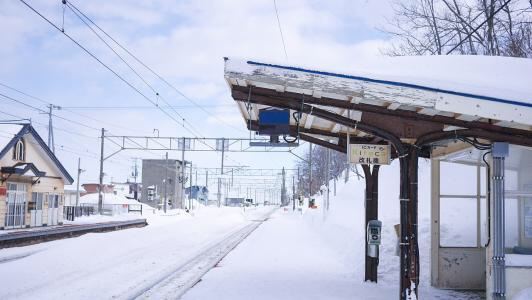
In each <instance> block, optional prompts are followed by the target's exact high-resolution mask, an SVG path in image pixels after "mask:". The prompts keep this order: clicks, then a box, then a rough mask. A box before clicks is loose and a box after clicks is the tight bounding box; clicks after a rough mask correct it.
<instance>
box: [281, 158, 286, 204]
mask: <svg viewBox="0 0 532 300" xmlns="http://www.w3.org/2000/svg"><path fill="white" fill-rule="evenodd" d="M282 175H283V182H282V184H281V205H283V206H284V205H286V172H285V170H284V167H283V171H282Z"/></svg>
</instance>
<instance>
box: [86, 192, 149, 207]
mask: <svg viewBox="0 0 532 300" xmlns="http://www.w3.org/2000/svg"><path fill="white" fill-rule="evenodd" d="M98 197H99V195H98V193H91V194H87V195H83V196H81V197H79V203H81V204H98V199H99V198H98ZM103 204H114V205H122V204H140V203H139V202H138V201H136V200H132V199H128V198H126V197H124V196H122V195H115V194H113V193H103Z"/></svg>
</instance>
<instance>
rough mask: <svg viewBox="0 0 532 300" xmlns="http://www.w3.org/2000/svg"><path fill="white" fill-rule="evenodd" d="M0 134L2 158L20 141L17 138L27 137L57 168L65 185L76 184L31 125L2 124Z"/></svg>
mask: <svg viewBox="0 0 532 300" xmlns="http://www.w3.org/2000/svg"><path fill="white" fill-rule="evenodd" d="M0 133H1V134H0V136H1V139H0V158H2V157H4V155H6V154H7V152H8V151H9V149H11V147H13V146H14V145H15V143H16V142H17V140H18V139H15V137H17V136H18V137H22V136H25V137H28V138H29V140H28V141H29V142H31V143H32V144H35V145H38V146H39V147H38V149H39V151H40V152H41V153H42V155H43V156H44V157H47V158H48V159H50V161H51V162H52V163H53V166H55V167H56V168H57V171H58V172H59V173H60V174H62V175H63V177H62V178H63V181H64V183H65V184H72V182H74V179H73V178H72V176H70V174H69V173H68V171H67V170H66V169H65V167H64V166H63V165H62V164H61V162H60V161H59V159H57V157H56V156H55V154H54V153H53V152H52V151H51V150H50V148H48V146H47V145H46V143H45V142H44V141H43V140H42V138H41V137H40V136H39V134H38V133H37V131H35V129H34V128H33V127H32V126H31V124H5V123H4V124H0Z"/></svg>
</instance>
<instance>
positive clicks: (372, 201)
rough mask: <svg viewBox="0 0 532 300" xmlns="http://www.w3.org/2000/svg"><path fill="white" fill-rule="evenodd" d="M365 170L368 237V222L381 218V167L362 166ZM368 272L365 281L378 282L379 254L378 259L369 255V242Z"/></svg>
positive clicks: (366, 261) (366, 242)
mask: <svg viewBox="0 0 532 300" xmlns="http://www.w3.org/2000/svg"><path fill="white" fill-rule="evenodd" d="M362 169H363V170H364V175H365V176H364V177H365V180H366V205H365V208H366V218H365V223H364V224H365V232H366V235H365V236H366V237H367V236H368V232H367V230H368V227H367V225H368V222H369V221H370V220H377V219H378V218H379V165H374V166H373V170H372V169H371V167H370V166H369V165H362ZM365 245H366V249H365V253H366V260H365V266H366V271H365V275H364V281H372V282H377V267H378V265H379V253H378V250H377V257H371V256H369V255H368V241H367V239H366V240H365Z"/></svg>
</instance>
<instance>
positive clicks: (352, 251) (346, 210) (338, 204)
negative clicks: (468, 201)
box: [302, 159, 478, 299]
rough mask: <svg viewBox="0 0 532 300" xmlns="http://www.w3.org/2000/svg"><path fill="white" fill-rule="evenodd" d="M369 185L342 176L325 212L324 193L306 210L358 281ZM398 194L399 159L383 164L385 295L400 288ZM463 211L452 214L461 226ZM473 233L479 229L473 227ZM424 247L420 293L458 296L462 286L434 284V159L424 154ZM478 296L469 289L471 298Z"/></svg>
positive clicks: (421, 215) (381, 276)
mask: <svg viewBox="0 0 532 300" xmlns="http://www.w3.org/2000/svg"><path fill="white" fill-rule="evenodd" d="M449 175H451V174H449ZM453 176H455V177H456V179H457V180H462V179H465V178H464V177H463V176H464V175H460V174H453ZM464 182H466V180H464ZM331 186H332V183H331ZM364 190H365V182H364V179H360V180H358V179H357V178H356V175H355V174H351V175H350V179H349V181H348V182H347V183H345V184H344V182H343V178H341V179H340V181H339V182H337V195H336V196H334V195H333V192H332V191H331V193H330V210H329V212H328V213H327V214H326V215H325V216H324V215H323V209H322V207H321V202H322V196H317V197H316V201H317V202H318V206H319V207H318V209H315V210H307V211H306V212H305V214H304V215H303V216H302V218H303V220H304V221H305V222H306V223H307V224H308V226H310V227H311V228H313V230H314V231H315V232H316V234H318V235H319V236H320V237H321V239H322V240H323V246H321V247H326V248H327V249H333V250H334V252H335V255H336V256H337V257H338V259H339V260H340V261H341V262H342V263H343V264H345V265H346V266H347V268H348V269H350V270H352V272H351V273H350V274H349V275H348V276H349V277H351V278H352V279H353V280H354V282H356V283H360V282H361V281H363V280H364V255H365V249H364V247H365V239H366V237H365V226H364V215H365V210H364ZM398 199H399V163H398V161H394V162H393V163H392V164H391V165H390V166H384V167H382V168H380V170H379V220H381V221H382V244H381V246H380V261H379V272H378V276H379V277H378V281H379V284H378V286H379V290H380V296H381V298H382V299H386V298H387V297H393V298H395V297H396V296H397V292H398V289H399V287H398V280H397V278H398V274H399V257H398V256H396V250H397V235H396V233H395V229H394V225H395V224H399V223H400V218H399V217H400V216H399V200H398ZM459 214H460V212H457V213H455V214H453V215H452V216H450V217H451V218H453V220H455V224H454V225H455V226H462V225H461V223H464V222H460V219H455V217H456V216H458V215H459ZM464 226H465V225H464ZM475 228H476V227H475ZM467 234H470V233H467ZM471 234H474V230H473V231H472V233H471ZM419 250H420V264H421V271H420V272H421V274H420V276H421V278H420V296H421V298H433V297H435V296H442V295H445V296H447V297H449V296H450V295H454V296H456V297H459V296H460V294H459V293H458V292H453V291H444V290H438V289H435V288H432V287H431V286H430V161H429V160H424V159H421V160H420V162H419ZM371 285H372V284H371V283H363V284H362V286H364V287H367V288H371ZM455 293H456V294H455ZM462 296H463V294H462ZM477 296H478V295H476V294H472V295H468V297H471V299H475V298H476V297H477Z"/></svg>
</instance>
